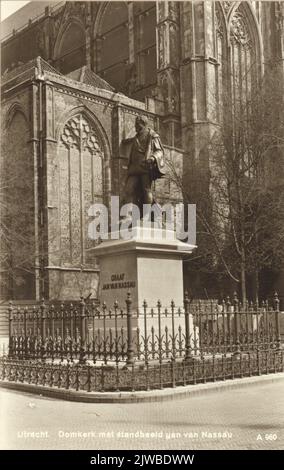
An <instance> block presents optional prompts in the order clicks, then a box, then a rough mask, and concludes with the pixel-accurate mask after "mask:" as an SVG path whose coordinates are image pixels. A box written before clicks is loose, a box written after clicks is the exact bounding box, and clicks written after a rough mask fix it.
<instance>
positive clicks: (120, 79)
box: [96, 2, 129, 91]
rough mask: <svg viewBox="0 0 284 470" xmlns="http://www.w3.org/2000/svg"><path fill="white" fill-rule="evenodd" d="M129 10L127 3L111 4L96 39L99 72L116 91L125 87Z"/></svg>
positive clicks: (105, 12) (107, 8)
mask: <svg viewBox="0 0 284 470" xmlns="http://www.w3.org/2000/svg"><path fill="white" fill-rule="evenodd" d="M128 39H129V38H128V9H127V4H126V3H125V2H109V4H108V5H107V7H106V9H105V11H104V13H103V18H102V20H101V24H100V31H99V36H97V38H96V42H97V55H98V72H99V73H100V75H102V76H103V78H104V79H105V80H106V81H107V82H109V83H110V84H111V85H112V86H113V87H114V88H115V89H117V90H119V91H122V90H123V89H124V86H125V70H126V63H127V61H128V58H129V52H128V49H129V45H128Z"/></svg>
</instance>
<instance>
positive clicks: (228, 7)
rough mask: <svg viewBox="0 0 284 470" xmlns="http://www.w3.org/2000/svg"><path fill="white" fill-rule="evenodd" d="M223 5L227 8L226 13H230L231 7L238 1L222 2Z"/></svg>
mask: <svg viewBox="0 0 284 470" xmlns="http://www.w3.org/2000/svg"><path fill="white" fill-rule="evenodd" d="M221 3H222V5H223V8H224V10H225V13H226V14H228V13H229V11H230V9H231V7H232V6H233V5H234V4H235V3H236V2H221Z"/></svg>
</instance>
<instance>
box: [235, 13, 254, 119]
mask: <svg viewBox="0 0 284 470" xmlns="http://www.w3.org/2000/svg"><path fill="white" fill-rule="evenodd" d="M230 55H231V64H230V66H231V90H232V99H233V104H234V106H235V107H236V111H237V112H239V111H240V110H241V107H242V104H244V103H246V102H248V100H249V99H250V95H251V91H252V86H253V84H254V83H256V81H257V59H258V57H257V56H258V54H257V45H256V41H255V40H254V35H253V33H252V30H251V27H250V24H249V21H248V12H247V11H246V10H245V9H244V8H243V7H242V5H240V6H239V7H238V8H237V9H236V10H235V12H234V14H233V17H232V19H231V22H230Z"/></svg>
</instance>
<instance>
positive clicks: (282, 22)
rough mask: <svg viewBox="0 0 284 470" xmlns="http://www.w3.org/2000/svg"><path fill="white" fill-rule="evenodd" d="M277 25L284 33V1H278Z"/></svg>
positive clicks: (276, 6) (276, 11) (276, 8)
mask: <svg viewBox="0 0 284 470" xmlns="http://www.w3.org/2000/svg"><path fill="white" fill-rule="evenodd" d="M275 16H276V27H277V29H278V31H281V32H282V33H284V3H283V2H276V5H275Z"/></svg>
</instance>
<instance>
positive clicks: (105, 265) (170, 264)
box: [94, 227, 195, 309]
mask: <svg viewBox="0 0 284 470" xmlns="http://www.w3.org/2000/svg"><path fill="white" fill-rule="evenodd" d="M194 248H195V246H192V245H188V244H186V243H183V242H181V241H180V240H178V239H177V238H176V234H175V232H173V231H169V230H164V229H157V228H143V227H135V228H133V229H132V233H131V234H129V239H127V240H125V239H123V238H120V239H119V240H111V239H110V240H106V241H103V242H102V243H101V244H100V245H99V246H97V247H96V248H94V251H95V256H96V257H97V258H98V259H99V264H100V286H99V298H100V300H101V301H104V302H105V303H106V305H107V307H108V308H111V307H112V306H113V304H114V302H115V301H117V302H118V304H119V306H120V307H123V308H124V307H125V299H126V297H127V292H130V293H131V299H132V308H135V309H137V308H139V309H140V308H142V306H143V302H144V301H145V300H146V302H147V305H148V307H149V308H151V307H153V308H154V307H156V306H157V301H158V300H160V301H161V303H162V306H163V307H170V305H171V302H172V301H174V304H175V306H176V307H180V308H182V307H183V301H184V292H183V270H182V260H183V259H184V258H185V257H187V256H189V255H190V253H191V252H192V250H193V249H194Z"/></svg>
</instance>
